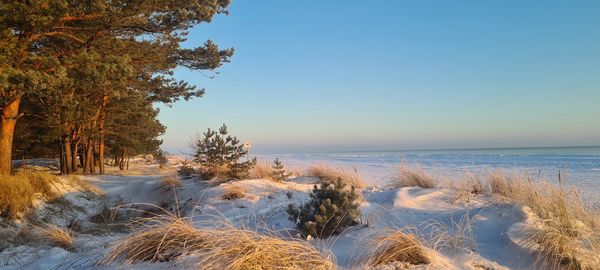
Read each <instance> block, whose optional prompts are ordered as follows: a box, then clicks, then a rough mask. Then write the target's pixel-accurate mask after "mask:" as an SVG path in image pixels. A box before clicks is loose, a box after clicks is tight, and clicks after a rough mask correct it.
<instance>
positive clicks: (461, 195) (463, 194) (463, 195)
mask: <svg viewBox="0 0 600 270" xmlns="http://www.w3.org/2000/svg"><path fill="white" fill-rule="evenodd" d="M448 185H449V186H450V188H451V189H452V190H453V191H454V201H459V200H466V201H467V202H470V200H471V197H473V196H475V195H479V194H484V193H486V192H487V191H488V185H486V184H484V182H483V181H482V180H481V178H479V177H478V176H477V175H475V174H474V173H472V172H466V173H465V175H464V176H463V177H462V178H460V179H457V180H453V181H450V182H449V183H448Z"/></svg>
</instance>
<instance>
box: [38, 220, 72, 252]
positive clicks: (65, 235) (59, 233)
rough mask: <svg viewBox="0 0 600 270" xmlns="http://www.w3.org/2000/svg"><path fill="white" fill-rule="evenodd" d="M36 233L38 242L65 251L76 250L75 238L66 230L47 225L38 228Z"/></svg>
mask: <svg viewBox="0 0 600 270" xmlns="http://www.w3.org/2000/svg"><path fill="white" fill-rule="evenodd" d="M35 231H36V232H35V233H34V235H35V236H36V239H35V240H36V241H39V242H41V243H43V244H47V245H50V246H56V247H61V248H63V249H65V250H73V249H74V241H73V237H72V236H71V233H70V232H69V231H68V230H66V229H62V228H59V227H57V226H56V225H48V224H46V225H44V226H36V227H35Z"/></svg>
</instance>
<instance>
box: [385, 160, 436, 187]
mask: <svg viewBox="0 0 600 270" xmlns="http://www.w3.org/2000/svg"><path fill="white" fill-rule="evenodd" d="M393 185H394V187H396V188H402V187H421V188H434V187H435V186H436V185H437V181H436V179H435V178H433V177H431V176H430V175H429V174H427V173H426V172H425V170H423V168H421V167H411V166H407V165H400V168H398V172H397V174H396V176H395V177H394V182H393Z"/></svg>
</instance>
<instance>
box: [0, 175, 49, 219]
mask: <svg viewBox="0 0 600 270" xmlns="http://www.w3.org/2000/svg"><path fill="white" fill-rule="evenodd" d="M56 180H57V178H56V176H54V175H51V174H49V173H47V172H37V171H28V170H19V171H17V172H16V173H15V174H14V175H11V176H3V177H0V216H2V217H9V218H17V217H19V215H20V214H22V213H23V212H25V211H27V210H28V209H29V208H31V206H32V203H33V199H34V195H35V194H36V193H37V194H41V195H42V196H44V197H46V198H47V199H54V198H56V196H57V193H56V191H55V190H53V188H54V186H53V183H54V181H56Z"/></svg>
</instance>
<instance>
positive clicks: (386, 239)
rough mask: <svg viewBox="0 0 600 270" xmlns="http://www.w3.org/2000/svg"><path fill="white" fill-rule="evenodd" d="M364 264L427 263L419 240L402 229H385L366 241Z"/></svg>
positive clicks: (427, 260)
mask: <svg viewBox="0 0 600 270" xmlns="http://www.w3.org/2000/svg"><path fill="white" fill-rule="evenodd" d="M366 245H367V247H368V248H367V250H368V255H367V256H366V265H369V266H377V265H385V264H389V263H393V262H403V263H409V264H411V265H421V264H429V262H430V260H429V258H428V256H427V254H426V253H425V250H424V248H423V245H422V243H421V241H420V240H419V239H418V238H417V237H415V236H414V235H412V234H409V233H406V232H405V231H404V230H387V231H385V232H384V233H383V234H382V235H378V236H376V237H373V238H371V239H369V240H368V241H367V242H366Z"/></svg>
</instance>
